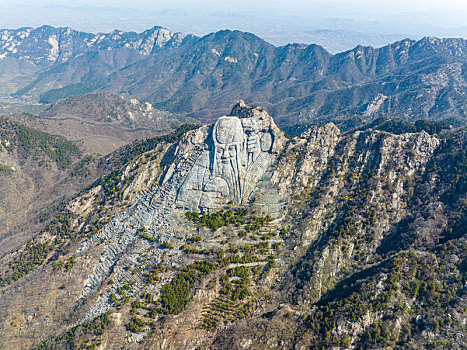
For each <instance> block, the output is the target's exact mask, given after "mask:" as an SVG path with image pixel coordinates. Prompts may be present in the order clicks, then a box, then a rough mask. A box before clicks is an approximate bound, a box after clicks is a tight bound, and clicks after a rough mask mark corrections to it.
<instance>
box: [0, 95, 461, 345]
mask: <svg viewBox="0 0 467 350" xmlns="http://www.w3.org/2000/svg"><path fill="white" fill-rule="evenodd" d="M407 125H411V124H410V123H407V122H405V123H403V122H399V124H398V123H397V121H393V123H392V124H390V125H389V126H390V127H391V128H392V129H391V130H392V131H391V132H389V131H387V130H378V125H376V126H375V127H373V128H366V129H361V130H357V131H354V132H349V133H345V134H344V133H341V131H340V130H339V128H337V127H336V126H335V125H334V124H332V123H328V124H326V125H323V126H320V127H312V128H310V129H308V130H307V131H305V132H303V133H302V134H301V135H299V136H297V137H294V138H287V137H286V136H285V135H284V134H283V132H282V131H280V130H279V129H278V128H277V127H276V125H275V123H274V121H273V120H272V118H271V117H270V116H269V115H268V113H266V112H265V110H263V109H262V108H260V107H255V106H252V107H248V106H246V105H245V104H244V103H243V102H242V101H239V102H237V103H235V104H234V106H233V108H232V110H231V112H230V113H227V115H224V116H221V117H219V118H218V119H217V120H216V121H215V122H214V123H213V124H211V125H206V126H185V127H184V128H182V129H180V130H178V131H177V132H175V133H173V134H171V135H166V136H160V137H156V138H153V139H149V140H146V141H144V142H138V143H135V144H132V145H129V146H126V147H125V149H124V150H121V151H119V152H117V153H115V154H113V155H110V156H108V157H107V158H106V159H107V161H108V162H110V161H112V162H113V163H112V164H114V167H115V168H113V170H112V171H111V172H109V173H108V174H107V175H105V176H103V177H101V178H99V179H98V180H97V181H95V182H94V183H93V184H92V185H90V186H89V187H88V188H86V189H85V190H83V191H81V192H80V193H78V194H77V195H76V196H75V197H74V198H73V200H71V201H69V202H67V203H65V204H64V206H63V207H61V209H60V211H59V212H58V213H57V215H55V216H54V217H53V218H50V219H49V220H47V222H46V223H44V224H43V228H42V229H41V230H40V231H39V232H38V233H37V234H36V235H35V236H34V237H33V238H31V239H30V240H29V241H28V242H27V243H26V244H24V245H22V246H21V247H19V248H18V249H16V250H12V251H10V252H9V253H7V254H4V255H3V256H2V257H1V259H0V271H1V276H0V286H1V287H0V288H1V290H0V293H1V294H0V327H1V328H2V333H1V335H0V340H1V344H2V345H3V347H5V348H11V349H17V348H32V347H35V348H36V349H47V348H84V347H89V348H94V347H99V346H100V347H103V348H109V349H120V348H124V347H131V348H135V349H150V348H151V349H152V348H162V347H164V348H168V349H189V348H190V349H191V348H206V349H207V348H212V349H245V348H248V349H254V348H266V347H270V348H279V349H291V348H367V349H381V348H386V347H392V348H407V347H411V348H415V349H418V348H427V347H435V346H436V347H441V348H443V349H448V348H464V347H465V345H466V343H465V341H466V339H465V337H464V336H463V334H464V329H465V306H466V305H465V300H466V298H465V288H464V287H465V286H464V284H465V280H466V268H465V261H466V258H467V253H466V252H467V250H466V237H465V235H466V230H465V227H466V219H465V218H466V211H467V206H466V199H467V197H466V188H467V187H466V184H467V178H466V174H467V156H466V149H467V137H466V132H465V130H445V131H443V132H442V133H441V134H439V133H437V131H436V130H435V131H433V130H431V129H430V124H422V125H419V124H417V127H419V130H418V131H416V132H405V131H404V130H405V128H406V127H407ZM379 127H380V128H381V126H379ZM386 129H388V125H386ZM2 147H7V146H2ZM5 152H7V150H6V151H5ZM104 160H105V159H104ZM104 160H103V161H102V162H104ZM1 171H10V172H11V171H12V170H11V169H9V170H8V169H4V170H1Z"/></svg>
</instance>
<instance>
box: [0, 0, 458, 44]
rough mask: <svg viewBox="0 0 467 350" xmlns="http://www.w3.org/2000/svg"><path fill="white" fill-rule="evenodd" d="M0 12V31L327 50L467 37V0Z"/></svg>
mask: <svg viewBox="0 0 467 350" xmlns="http://www.w3.org/2000/svg"><path fill="white" fill-rule="evenodd" d="M0 6H1V7H0V8H1V10H0V28H18V27H21V26H32V27H37V26H40V25H43V24H50V25H53V26H70V27H72V28H74V29H77V30H82V31H89V32H109V31H112V30H113V29H120V30H125V31H130V30H131V31H143V30H145V29H147V28H150V27H152V26H154V25H161V26H164V27H167V28H169V29H171V30H173V31H181V32H185V33H193V34H197V35H204V34H207V33H209V32H212V31H216V30H220V29H239V30H244V31H249V32H252V33H255V34H257V35H259V36H261V37H263V38H265V39H266V40H268V41H270V42H272V43H274V44H279V45H281V44H285V43H287V42H305V43H320V44H323V45H325V44H329V43H331V44H332V42H333V41H336V46H335V47H330V46H329V45H328V46H327V47H328V48H329V49H331V50H341V49H345V48H350V47H352V46H353V45H355V44H356V43H362V44H364V45H373V46H378V45H382V44H385V43H388V42H392V41H395V40H398V39H401V38H404V37H411V38H415V39H416V38H420V37H422V36H427V35H433V36H438V37H467V21H466V19H467V0H437V1H434V0H380V1H378V0H373V1H369V0H357V1H355V0H353V1H352V0H327V1H324V0H318V1H312V0H311V1H310V0H287V1H283V0H269V1H265V0H257V1H253V0H249V1H247V0H236V1H233V2H229V3H226V2H225V1H222V0H215V1H214V0H191V1H186V0H170V1H169V0H160V1H154V0H153V1H149V0H131V1H128V0H84V1H74V0H45V1H37V0H34V1H33V0H0ZM331 32H332V33H331Z"/></svg>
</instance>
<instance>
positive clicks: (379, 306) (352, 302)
mask: <svg viewBox="0 0 467 350" xmlns="http://www.w3.org/2000/svg"><path fill="white" fill-rule="evenodd" d="M441 262H442V261H441ZM386 269H387V270H388V272H387V278H382V275H381V274H378V273H376V274H374V275H373V277H371V278H369V279H367V280H366V281H365V282H363V283H359V284H357V285H353V286H352V288H350V287H349V286H346V287H347V288H344V286H343V285H342V286H339V288H338V289H337V290H336V291H335V292H334V294H336V293H338V292H339V291H342V292H341V293H342V294H341V295H340V296H338V298H337V300H332V299H335V295H330V296H329V297H328V298H327V299H325V300H324V301H323V302H322V303H321V305H320V306H319V308H318V309H317V310H316V311H314V312H313V313H311V314H310V315H309V316H308V317H307V318H306V320H305V324H306V325H307V327H308V329H309V331H310V332H313V334H315V335H316V341H317V344H319V346H324V347H330V346H339V344H341V342H342V341H345V342H347V341H348V339H346V340H344V339H342V338H339V337H337V336H336V335H335V333H333V332H332V330H334V329H336V327H337V323H338V322H340V321H344V320H347V321H351V322H357V321H359V320H361V319H362V318H363V317H364V316H365V315H366V314H367V313H368V312H370V313H373V314H375V315H379V314H380V313H384V314H385V315H387V317H385V318H382V319H381V318H380V319H377V320H376V321H375V322H374V323H373V324H372V326H371V327H370V328H368V329H367V330H366V331H365V332H364V333H363V335H362V337H361V339H360V340H359V346H367V345H371V346H376V347H381V348H384V347H392V348H393V347H394V346H396V344H399V345H402V344H407V341H408V340H409V339H410V337H411V335H410V328H411V324H410V323H409V324H406V325H404V326H403V327H402V328H397V329H396V328H395V327H394V321H395V319H396V318H397V317H399V316H402V315H403V316H404V319H406V320H407V319H409V320H410V318H411V317H415V316H416V315H417V314H420V313H425V314H426V313H427V311H428V310H426V308H429V309H430V310H431V314H438V315H443V314H444V312H443V311H442V310H446V308H448V307H449V306H450V303H451V302H452V301H453V300H454V298H455V297H456V294H457V293H458V291H459V290H461V289H462V288H463V287H462V283H463V282H462V278H461V276H460V275H459V272H458V271H457V270H456V269H454V270H453V267H452V266H449V265H445V264H444V263H441V264H440V262H439V260H437V259H436V258H434V257H433V256H431V255H428V256H420V255H417V254H415V253H412V252H401V253H399V254H397V255H396V256H395V257H394V258H392V259H391V260H390V261H388V262H383V263H382V264H380V266H379V269H378V271H384V270H386ZM453 272H454V274H453ZM377 285H382V286H381V287H378V288H380V290H378V288H376V286H377ZM326 300H332V301H326ZM412 300H414V303H413V305H412V306H411V309H408V308H407V306H406V304H407V303H409V301H410V303H412V302H411V301H412ZM389 315H392V316H391V317H389ZM438 317H439V316H438ZM437 319H438V318H437ZM438 320H439V319H438ZM437 322H440V321H437ZM451 322H452V321H451Z"/></svg>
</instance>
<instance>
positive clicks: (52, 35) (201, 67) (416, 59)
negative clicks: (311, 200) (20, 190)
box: [0, 27, 467, 127]
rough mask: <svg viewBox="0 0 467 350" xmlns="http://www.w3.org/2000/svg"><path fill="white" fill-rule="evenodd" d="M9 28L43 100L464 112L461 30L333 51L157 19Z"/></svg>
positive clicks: (308, 118) (281, 113)
mask: <svg viewBox="0 0 467 350" xmlns="http://www.w3.org/2000/svg"><path fill="white" fill-rule="evenodd" d="M8 33H9V34H8V38H9V39H3V41H2V43H1V44H0V47H3V51H2V52H3V55H6V56H5V57H8V58H16V59H18V60H20V61H27V62H30V63H31V64H33V65H35V66H36V67H39V68H38V70H37V72H36V73H35V74H34V79H31V81H30V82H29V83H28V84H25V85H24V86H23V87H22V88H21V89H19V90H17V91H16V94H15V96H16V97H18V98H26V99H27V100H36V101H37V100H40V101H41V102H42V103H53V102H56V101H58V100H60V99H62V98H66V97H69V96H76V95H81V94H87V93H91V92H104V91H110V92H114V93H119V94H128V95H130V96H132V97H134V98H137V99H139V100H141V101H143V102H149V103H151V104H152V105H153V106H154V107H155V108H158V109H164V110H167V111H170V112H173V113H179V114H183V115H186V116H190V117H194V118H197V119H199V120H201V121H203V122H209V121H212V120H213V118H215V117H216V116H218V115H219V114H222V113H227V112H228V108H229V106H230V105H231V104H232V103H233V102H234V100H236V99H245V100H246V101H247V102H249V103H253V104H261V105H263V106H264V107H265V109H266V110H268V111H269V112H270V113H271V114H272V115H274V116H275V117H276V120H277V122H278V124H279V125H280V126H282V127H286V126H288V127H290V126H293V125H297V124H299V125H300V124H305V125H309V124H319V123H323V122H327V121H332V120H335V119H336V118H337V119H338V118H348V117H352V116H354V115H359V116H361V117H363V118H367V119H372V118H375V117H377V116H382V115H385V116H389V117H400V118H404V119H406V120H417V119H421V118H424V119H433V120H445V121H448V122H450V123H453V124H454V125H465V123H466V121H467V110H466V108H467V101H466V98H465V93H466V89H467V88H466V87H467V81H466V74H465V72H466V71H467V70H466V57H467V42H466V40H464V39H437V38H432V37H426V38H424V39H422V40H420V41H414V40H408V39H406V40H402V41H398V42H395V43H394V44H391V45H387V46H385V47H382V48H372V47H363V46H357V47H356V48H354V49H353V50H350V51H346V52H342V53H338V54H335V55H332V54H330V53H329V52H328V51H326V50H325V49H324V48H322V47H321V46H318V45H302V44H290V45H286V46H281V47H275V46H273V45H271V44H269V43H267V42H266V41H264V40H262V39H261V38H259V37H257V36H255V35H253V34H250V33H244V32H240V31H228V30H225V31H219V32H216V33H212V34H209V35H206V36H204V37H202V38H198V37H194V36H185V35H183V34H173V33H171V32H169V31H168V30H165V29H162V28H159V27H155V28H153V29H151V30H148V31H146V32H143V33H140V34H136V33H123V32H113V33H110V34H86V33H80V32H75V31H72V30H70V29H66V28H59V29H56V28H53V27H41V28H38V29H35V30H32V29H21V30H18V31H16V32H15V33H13V32H11V31H9V32H8ZM5 35H6V34H5ZM23 37H24V38H23ZM58 39H60V40H58ZM56 42H58V46H57V43H56ZM62 42H63V43H64V44H63V45H62V44H61V43H62ZM57 47H58V48H57ZM2 62H3V61H0V66H1V64H2Z"/></svg>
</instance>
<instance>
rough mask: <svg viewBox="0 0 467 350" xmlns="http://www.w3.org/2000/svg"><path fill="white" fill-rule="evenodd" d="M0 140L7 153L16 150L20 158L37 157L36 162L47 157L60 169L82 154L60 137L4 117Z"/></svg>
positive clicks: (0, 129)
mask: <svg viewBox="0 0 467 350" xmlns="http://www.w3.org/2000/svg"><path fill="white" fill-rule="evenodd" d="M0 139H1V141H2V142H3V147H4V148H5V149H6V150H7V151H12V150H13V149H17V151H18V152H19V153H20V154H21V156H23V157H25V158H28V157H37V158H38V160H41V158H42V157H44V156H47V158H49V159H50V160H52V161H54V162H55V163H57V164H58V165H59V166H60V167H62V168H67V167H69V166H70V165H71V163H72V162H73V159H75V158H77V157H79V156H81V154H82V152H81V150H80V148H79V147H78V145H76V144H75V143H74V142H71V141H68V140H67V139H65V138H64V137H62V136H57V135H51V134H48V133H46V132H43V131H39V130H35V129H32V128H29V127H26V126H23V125H21V124H18V123H15V122H13V121H11V120H10V119H8V118H5V117H0ZM2 142H0V148H2ZM7 144H8V145H7Z"/></svg>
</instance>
